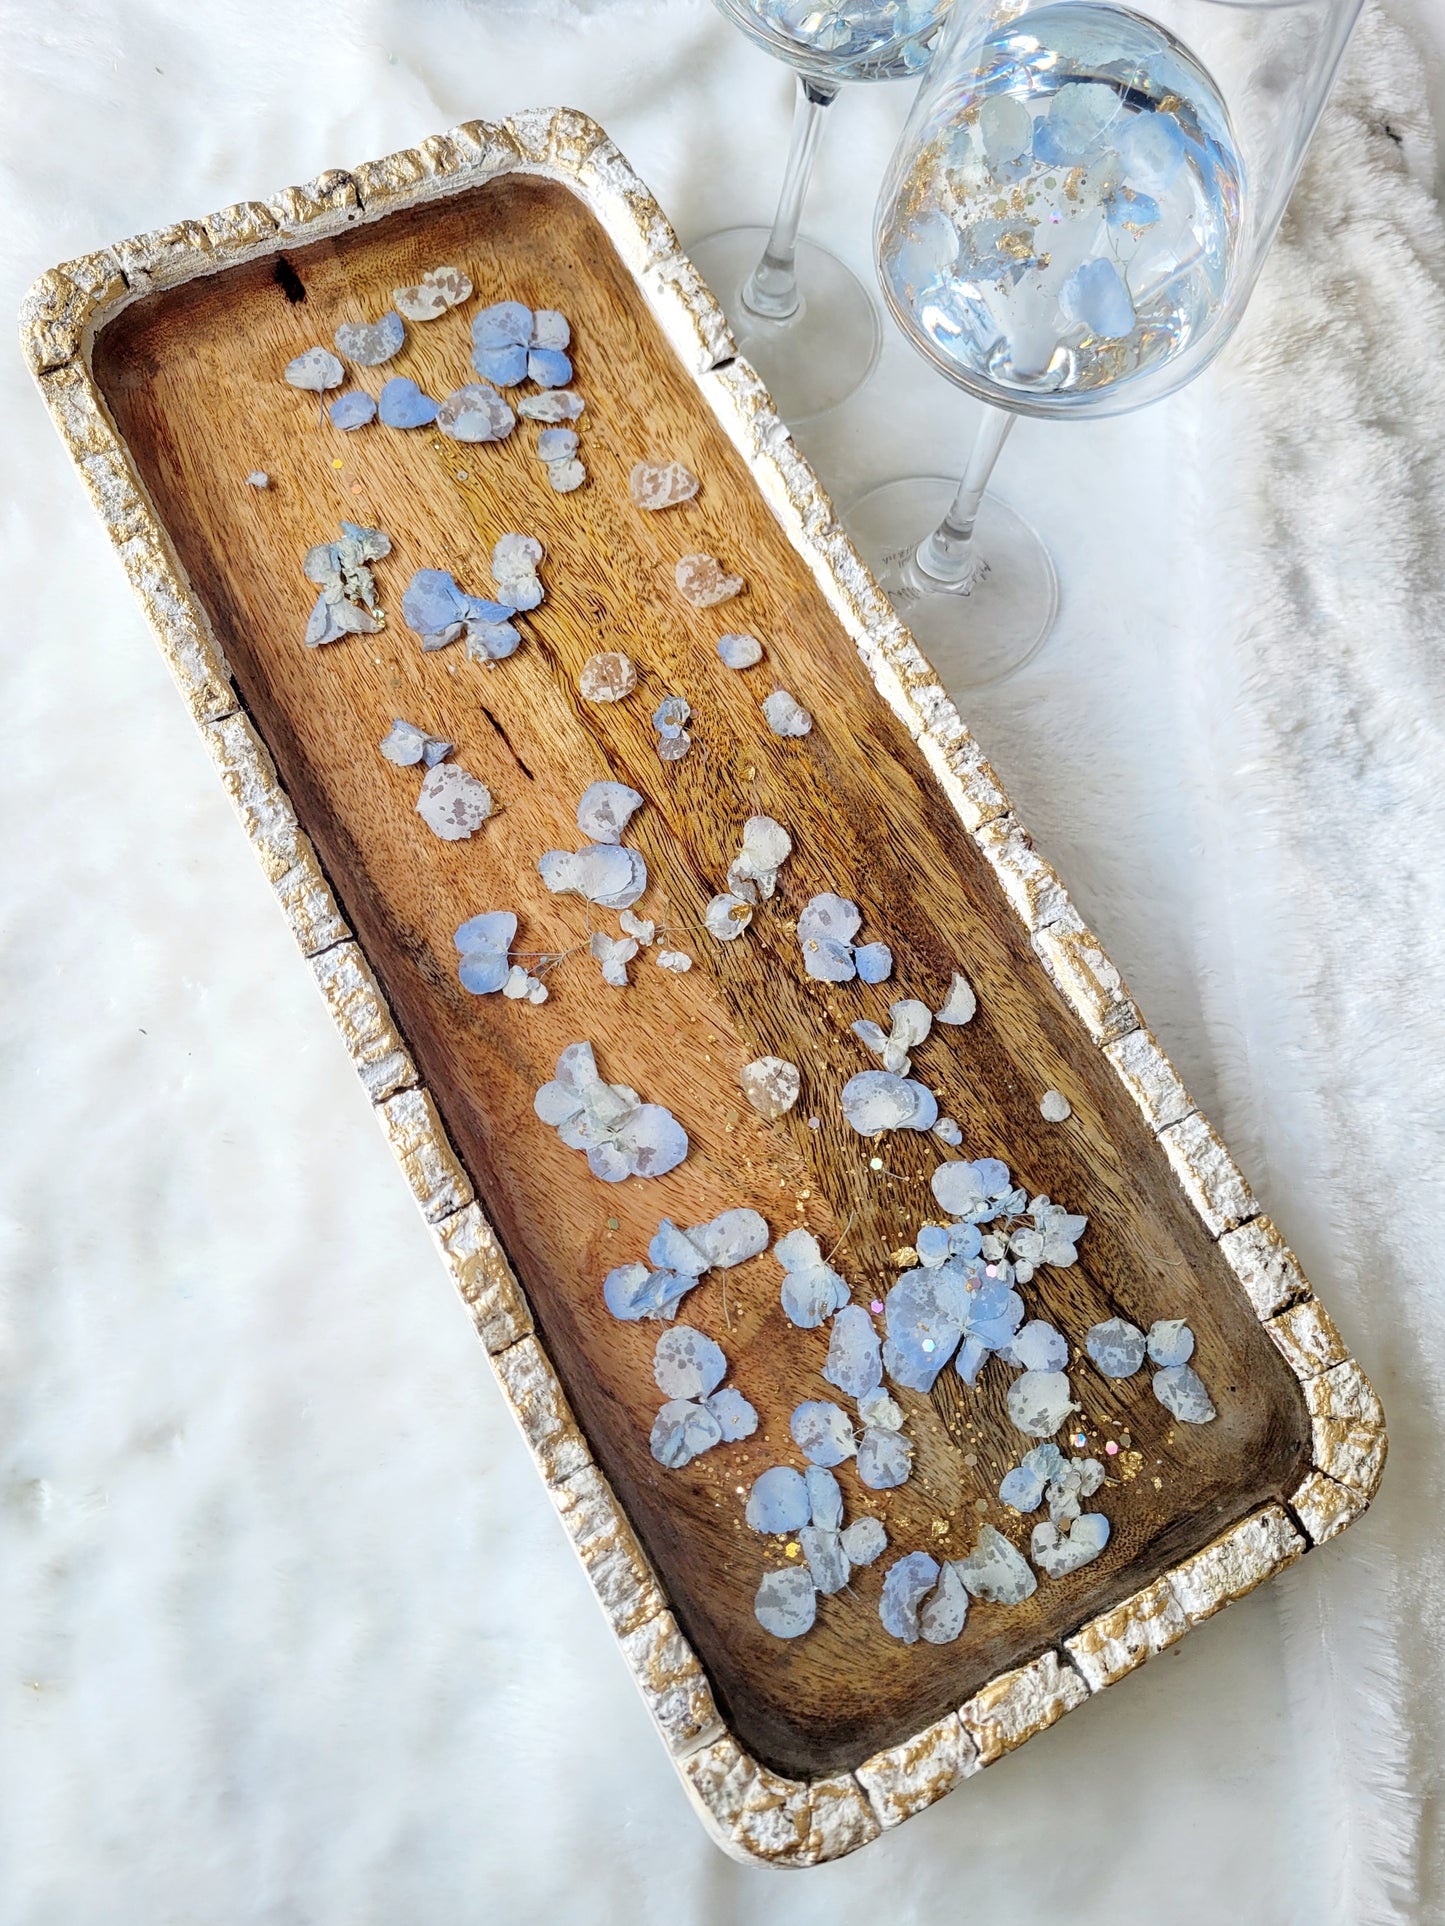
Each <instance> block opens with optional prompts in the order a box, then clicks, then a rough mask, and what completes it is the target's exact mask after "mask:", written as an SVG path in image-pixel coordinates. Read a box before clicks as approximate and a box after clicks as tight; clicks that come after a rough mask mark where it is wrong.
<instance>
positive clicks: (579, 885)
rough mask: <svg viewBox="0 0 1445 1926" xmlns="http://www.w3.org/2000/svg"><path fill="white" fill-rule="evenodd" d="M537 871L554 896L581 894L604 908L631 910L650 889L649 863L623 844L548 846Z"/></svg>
mask: <svg viewBox="0 0 1445 1926" xmlns="http://www.w3.org/2000/svg"><path fill="white" fill-rule="evenodd" d="M537 873H538V875H539V876H540V877H541V878H542V881H543V882H544V883H545V884H546V886H547V888H548V889H549V890H551V892H552V894H553V895H554V896H581V897H584V898H585V899H586V900H587V901H588V902H589V903H597V904H598V905H600V906H601V907H602V908H603V909H618V910H622V909H631V907H632V905H633V904H634V903H635V902H636V901H637V899H638V897H639V896H641V895H642V893H643V891H644V890H645V889H646V888H647V865H646V863H645V862H644V861H643V859H642V857H641V855H640V854H639V853H638V851H637V850H635V849H627V848H624V847H623V845H622V844H621V843H589V844H588V845H587V847H586V848H585V849H579V850H576V851H573V850H569V849H549V850H547V851H546V853H545V854H544V855H542V856H541V857H539V858H538V861H537Z"/></svg>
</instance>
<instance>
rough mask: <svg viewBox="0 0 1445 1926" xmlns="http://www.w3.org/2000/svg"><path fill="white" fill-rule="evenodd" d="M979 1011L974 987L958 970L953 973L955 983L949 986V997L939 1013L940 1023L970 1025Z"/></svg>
mask: <svg viewBox="0 0 1445 1926" xmlns="http://www.w3.org/2000/svg"><path fill="white" fill-rule="evenodd" d="M977 1009H978V998H977V996H976V995H975V994H974V988H973V985H972V984H971V983H970V982H969V980H968V978H967V977H966V976H964V975H962V974H961V973H960V972H959V971H958V970H955V971H954V973H953V981H952V982H951V983H950V984H949V986H948V995H947V996H946V997H945V998H944V999H943V1007H942V1008H941V1009H940V1010H939V1011H938V1013H937V1014H938V1021H939V1022H940V1023H969V1022H971V1021H972V1019H973V1016H974V1014H975V1012H976V1011H977Z"/></svg>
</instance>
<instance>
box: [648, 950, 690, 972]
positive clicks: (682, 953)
mask: <svg viewBox="0 0 1445 1926" xmlns="http://www.w3.org/2000/svg"><path fill="white" fill-rule="evenodd" d="M653 961H654V962H655V963H656V964H657V967H658V969H660V970H671V971H672V973H673V975H674V976H682V975H683V974H684V973H685V972H686V971H688V970H690V969H691V968H692V958H691V957H690V956H689V955H688V953H687V951H686V950H659V951H658V952H657V955H656V956H655V957H654V958H653Z"/></svg>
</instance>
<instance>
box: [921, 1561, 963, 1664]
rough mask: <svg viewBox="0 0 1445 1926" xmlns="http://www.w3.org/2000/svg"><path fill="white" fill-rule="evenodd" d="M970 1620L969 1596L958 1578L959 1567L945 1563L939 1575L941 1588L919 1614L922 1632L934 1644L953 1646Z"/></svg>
mask: <svg viewBox="0 0 1445 1926" xmlns="http://www.w3.org/2000/svg"><path fill="white" fill-rule="evenodd" d="M967 1618H968V1593H967V1591H966V1590H965V1589H964V1584H963V1580H962V1579H961V1578H960V1577H959V1575H958V1567H957V1565H952V1564H948V1563H945V1564H944V1567H943V1570H942V1571H941V1572H940V1573H939V1575H938V1586H937V1589H936V1590H935V1591H934V1592H933V1594H932V1595H931V1596H930V1597H929V1598H928V1599H926V1600H925V1601H924V1605H923V1609H922V1611H921V1612H920V1613H919V1614H918V1629H919V1631H920V1632H922V1634H923V1636H924V1638H925V1639H926V1640H927V1642H928V1643H929V1644H930V1645H951V1644H952V1643H953V1641H954V1640H955V1639H956V1638H957V1637H958V1635H959V1633H960V1632H961V1631H962V1630H963V1627H964V1622H965V1620H966V1619H967Z"/></svg>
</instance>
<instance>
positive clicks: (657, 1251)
mask: <svg viewBox="0 0 1445 1926" xmlns="http://www.w3.org/2000/svg"><path fill="white" fill-rule="evenodd" d="M647 1255H648V1257H649V1258H650V1259H651V1260H652V1262H653V1263H654V1264H658V1265H661V1266H663V1267H664V1268H666V1269H667V1270H670V1271H681V1272H682V1274H683V1275H684V1276H685V1277H701V1276H702V1275H703V1273H704V1272H705V1271H707V1270H710V1269H711V1267H712V1259H711V1258H710V1257H709V1255H708V1253H707V1251H706V1250H705V1249H704V1248H703V1246H702V1245H701V1243H699V1242H697V1241H695V1239H694V1238H693V1237H691V1236H690V1235H689V1234H688V1232H687V1231H684V1230H679V1229H678V1227H677V1225H676V1224H674V1223H673V1221H672V1219H671V1218H670V1217H664V1218H663V1220H662V1222H661V1223H660V1224H659V1225H658V1227H657V1229H656V1231H655V1232H654V1233H653V1237H652V1242H651V1243H650V1244H649V1245H648V1247H647Z"/></svg>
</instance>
